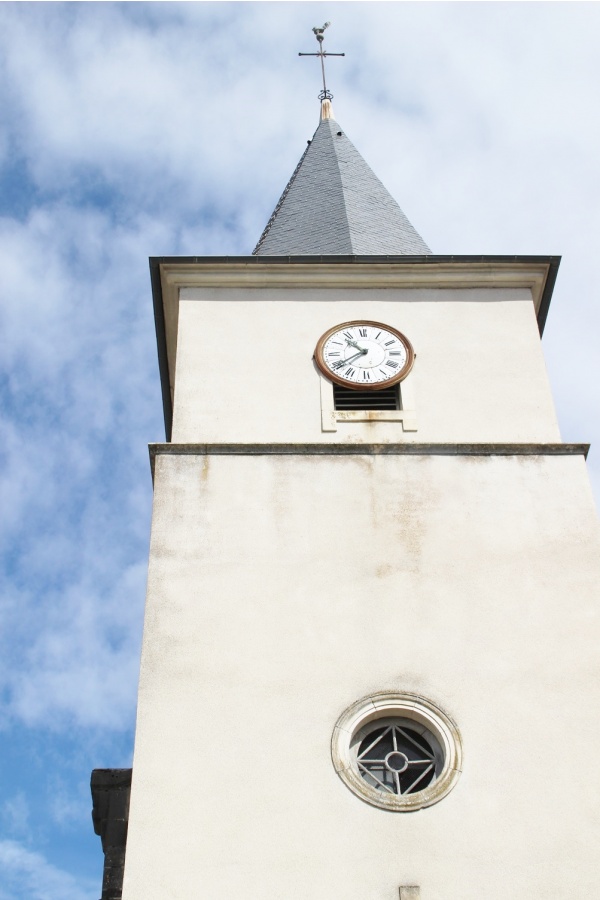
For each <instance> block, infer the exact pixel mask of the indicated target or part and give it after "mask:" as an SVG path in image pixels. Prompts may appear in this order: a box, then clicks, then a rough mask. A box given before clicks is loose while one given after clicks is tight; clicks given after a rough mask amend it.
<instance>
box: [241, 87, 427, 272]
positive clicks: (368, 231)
mask: <svg viewBox="0 0 600 900" xmlns="http://www.w3.org/2000/svg"><path fill="white" fill-rule="evenodd" d="M326 103H327V101H324V105H325V104H326ZM329 114H330V111H329V107H328V106H325V108H324V109H323V112H322V119H321V122H320V123H319V127H318V128H317V130H316V131H315V134H314V137H313V139H312V141H310V142H309V144H308V146H307V148H306V150H305V151H304V154H303V156H302V158H301V159H300V162H299V163H298V165H297V166H296V170H295V171H294V173H293V175H292V177H291V178H290V180H289V182H288V184H287V187H286V189H285V190H284V192H283V194H282V196H281V198H280V200H279V202H278V204H277V206H276V207H275V210H274V212H273V215H272V216H271V218H270V219H269V222H268V223H267V227H266V228H265V230H264V231H263V233H262V236H261V238H260V240H259V242H258V244H257V245H256V247H255V249H254V251H253V254H254V255H257V256H322V255H330V254H331V255H334V254H335V255H350V256H385V255H391V256H396V255H408V256H422V255H425V254H430V253H431V250H430V249H429V247H428V246H427V244H426V243H425V241H424V240H423V238H422V237H421V236H420V235H419V234H418V233H417V232H416V231H415V229H414V228H413V226H412V225H411V224H410V222H409V221H408V219H407V218H406V216H405V215H404V213H403V212H402V210H401V209H400V207H399V206H398V204H397V203H396V201H395V200H394V198H393V197H392V196H391V195H390V194H389V193H388V191H387V190H386V188H385V187H384V186H383V185H382V183H381V182H380V180H379V179H378V178H377V176H376V175H375V174H374V173H373V172H372V171H371V169H370V168H369V166H368V165H367V164H366V162H365V161H364V159H363V158H362V156H361V155H360V153H359V152H358V150H357V149H356V148H355V147H354V145H353V144H352V143H351V141H349V140H348V138H347V137H346V135H345V134H344V132H343V131H342V129H341V128H340V126H339V125H338V123H337V122H336V121H335V119H333V118H330V117H329Z"/></svg>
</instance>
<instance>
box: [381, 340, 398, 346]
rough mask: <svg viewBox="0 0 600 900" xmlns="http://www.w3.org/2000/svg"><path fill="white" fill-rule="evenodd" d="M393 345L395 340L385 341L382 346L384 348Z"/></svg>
mask: <svg viewBox="0 0 600 900" xmlns="http://www.w3.org/2000/svg"><path fill="white" fill-rule="evenodd" d="M395 343H396V341H395V340H393V341H386V342H385V344H384V345H383V346H384V347H389V346H390V344H395Z"/></svg>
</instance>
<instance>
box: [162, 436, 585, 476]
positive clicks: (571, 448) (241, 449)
mask: <svg viewBox="0 0 600 900" xmlns="http://www.w3.org/2000/svg"><path fill="white" fill-rule="evenodd" d="M589 449H590V445H589V444H417V443H406V444H334V443H331V444H329V443H322V444H149V445H148V450H149V453H150V465H151V467H152V472H153V473H154V462H155V459H156V457H157V456H165V455H166V456H583V457H584V458H587V454H588V451H589Z"/></svg>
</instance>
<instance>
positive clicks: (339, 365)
mask: <svg viewBox="0 0 600 900" xmlns="http://www.w3.org/2000/svg"><path fill="white" fill-rule="evenodd" d="M368 352H369V351H368V350H359V352H358V353H355V354H354V356H350V357H349V358H348V359H340V361H339V362H336V363H334V364H333V368H334V369H341V368H342V366H345V365H347V364H348V363H351V362H354V360H355V359H358V357H359V356H364V355H365V353H368Z"/></svg>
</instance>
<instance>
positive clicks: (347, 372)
mask: <svg viewBox="0 0 600 900" xmlns="http://www.w3.org/2000/svg"><path fill="white" fill-rule="evenodd" d="M354 371H355V370H354V369H353V368H352V366H349V368H347V369H346V371H345V372H344V375H347V376H348V378H352V376H353V375H354Z"/></svg>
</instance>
